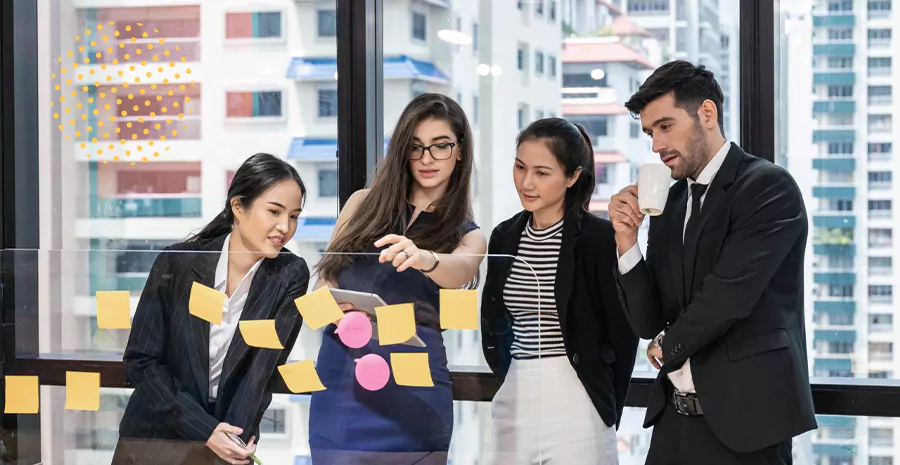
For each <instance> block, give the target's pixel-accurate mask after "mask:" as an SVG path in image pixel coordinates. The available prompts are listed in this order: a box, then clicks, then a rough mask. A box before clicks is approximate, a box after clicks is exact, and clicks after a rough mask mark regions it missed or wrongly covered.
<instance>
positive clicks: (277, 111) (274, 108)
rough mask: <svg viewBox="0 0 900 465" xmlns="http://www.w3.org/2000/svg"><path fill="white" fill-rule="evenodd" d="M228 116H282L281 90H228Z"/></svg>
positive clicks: (226, 111)
mask: <svg viewBox="0 0 900 465" xmlns="http://www.w3.org/2000/svg"><path fill="white" fill-rule="evenodd" d="M225 95H226V110H225V115H226V116H227V117H228V118H265V117H269V118H271V117H281V116H282V109H281V102H282V100H281V91H280V90H275V91H246V92H226V94H225Z"/></svg>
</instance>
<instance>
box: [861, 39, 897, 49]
mask: <svg viewBox="0 0 900 465" xmlns="http://www.w3.org/2000/svg"><path fill="white" fill-rule="evenodd" d="M867 45H868V46H869V48H870V49H873V48H874V49H879V48H891V39H869V41H868V43H867Z"/></svg>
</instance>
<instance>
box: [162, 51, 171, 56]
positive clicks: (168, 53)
mask: <svg viewBox="0 0 900 465" xmlns="http://www.w3.org/2000/svg"><path fill="white" fill-rule="evenodd" d="M170 54H171V53H170V52H169V51H168V50H166V51H164V52H163V55H165V56H169V55H170Z"/></svg>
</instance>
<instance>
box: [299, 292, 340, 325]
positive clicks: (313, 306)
mask: <svg viewBox="0 0 900 465" xmlns="http://www.w3.org/2000/svg"><path fill="white" fill-rule="evenodd" d="M294 305H296V306H297V310H300V315H303V321H305V322H306V324H307V325H309V327H310V329H313V330H316V329H319V328H321V327H323V326H326V325H328V324H330V323H334V322H335V321H338V320H340V319H341V318H343V317H344V312H342V311H341V307H339V306H338V304H337V302H335V301H334V297H332V296H331V292H330V291H329V290H328V287H326V286H322V287H320V288H318V289H316V290H315V291H314V292H310V293H309V294H306V295H304V296H301V297H297V299H296V300H294Z"/></svg>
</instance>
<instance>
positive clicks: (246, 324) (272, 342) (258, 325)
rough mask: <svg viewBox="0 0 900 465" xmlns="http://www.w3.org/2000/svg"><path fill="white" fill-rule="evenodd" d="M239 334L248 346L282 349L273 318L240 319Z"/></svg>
mask: <svg viewBox="0 0 900 465" xmlns="http://www.w3.org/2000/svg"><path fill="white" fill-rule="evenodd" d="M238 326H240V327H241V336H243V337H244V342H246V343H247V345H248V346H250V347H260V348H263V349H284V346H283V345H281V341H280V340H278V333H277V332H276V331H275V320H253V321H250V320H248V321H241V322H240V323H239V324H238Z"/></svg>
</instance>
